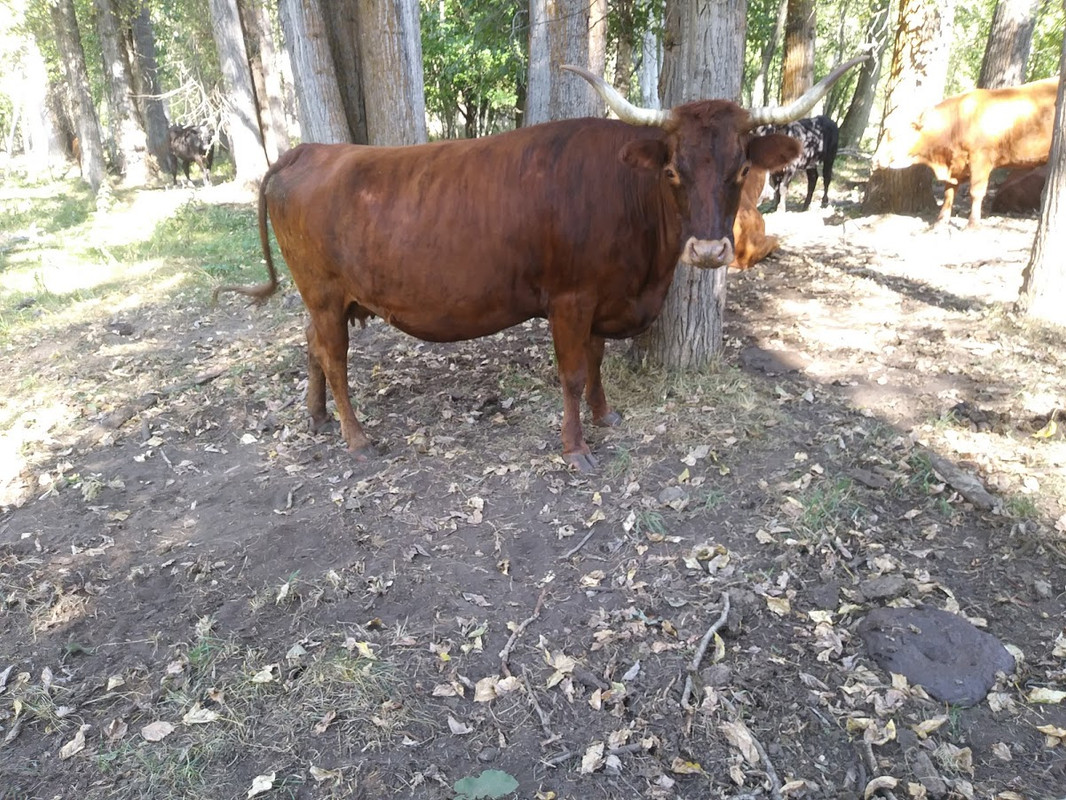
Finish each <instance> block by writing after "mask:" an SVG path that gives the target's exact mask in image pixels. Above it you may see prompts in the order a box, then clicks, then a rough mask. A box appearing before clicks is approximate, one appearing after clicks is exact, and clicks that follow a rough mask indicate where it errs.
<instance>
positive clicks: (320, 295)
mask: <svg viewBox="0 0 1066 800" xmlns="http://www.w3.org/2000/svg"><path fill="white" fill-rule="evenodd" d="M860 60H862V59H861V58H860V59H854V60H853V61H851V62H848V63H847V64H844V65H842V66H841V67H839V68H837V69H836V70H834V71H833V72H832V73H831V74H830V75H829V76H827V77H826V78H825V79H824V80H823V81H822V82H820V83H819V84H818V85H817V86H815V87H814V88H812V90H811V91H810V92H809V93H807V94H806V95H805V96H804V97H802V98H800V99H799V100H797V101H795V102H794V103H792V104H790V105H789V106H788V107H786V108H762V109H756V110H755V111H752V112H750V113H749V112H748V111H745V110H744V109H743V108H741V107H740V106H738V105H736V104H735V103H732V102H729V101H725V100H706V101H700V102H694V103H687V104H685V105H682V106H678V107H677V108H674V109H673V110H665V111H658V110H650V109H640V108H636V107H634V106H632V105H630V104H629V103H628V101H626V100H625V99H624V98H623V97H622V96H621V95H620V94H618V93H617V92H615V91H614V90H613V89H612V88H611V87H610V86H608V85H607V84H606V83H605V82H604V81H603V80H602V79H600V78H598V77H595V76H593V75H592V74H591V73H588V72H586V71H584V70H582V69H578V68H574V67H568V68H567V69H570V70H571V71H573V72H576V73H577V74H579V75H581V76H582V77H584V78H585V79H586V80H588V81H589V82H590V83H592V84H593V86H594V87H595V88H596V89H597V91H599V92H600V94H601V95H602V96H603V97H604V99H605V100H606V102H607V103H608V104H609V105H610V106H611V107H612V108H613V109H614V111H615V113H617V114H618V116H619V117H621V118H622V119H625V120H628V121H626V122H622V121H618V120H607V119H571V120H561V121H558V122H549V123H545V124H543V125H534V126H531V127H528V128H520V129H518V130H514V131H509V132H507V133H502V134H499V135H496V136H489V137H486V138H483V139H467V140H453V141H442V142H433V143H430V144H423V145H415V146H410V147H368V146H359V145H345V144H340V145H322V144H303V145H300V146H298V147H296V148H294V149H292V150H290V151H288V152H287V153H285V154H284V155H283V156H281V157H280V158H279V159H278V161H277V162H275V163H274V165H273V166H271V168H270V169H269V170H268V171H267V173H266V175H265V176H264V178H263V182H262V185H261V186H260V190H259V234H260V240H261V242H262V246H263V253H264V255H265V258H266V263H267V269H268V270H269V273H270V279H269V280H268V281H267V282H266V283H264V284H261V285H259V286H248V287H240V286H224V287H219V288H218V289H216V290H215V296H216V297H217V296H218V293H219V292H222V291H237V292H241V293H243V294H246V295H248V296H250V297H253V298H254V299H255V300H257V301H262V300H265V299H266V298H267V297H269V296H270V295H271V294H273V293H274V291H275V290H276V289H277V286H278V277H277V272H276V271H275V268H274V264H273V260H272V258H271V254H270V246H269V241H268V238H267V215H268V214H269V217H270V222H271V224H272V225H273V226H274V234H275V236H276V238H277V240H278V245H279V247H280V248H281V252H282V254H283V255H284V257H285V260H286V261H287V262H288V265H289V270H290V272H291V273H292V277H293V281H294V282H295V283H296V286H297V287H298V288H299V290H300V294H301V296H302V297H303V300H304V303H305V305H306V306H307V309H308V311H309V312H310V316H311V322H310V324H309V325H308V328H307V343H308V354H309V355H308V361H309V379H308V389H307V406H308V410H309V411H310V414H311V420H312V425H313V426H314V427H315V428H318V427H320V426H321V425H323V424H324V423H326V422H328V421H329V417H328V416H327V414H326V395H325V387H326V383H327V381H328V383H329V387H330V391H331V393H332V394H333V399H334V401H335V403H336V406H337V413H338V416H339V417H340V423H341V433H342V435H343V436H344V440H345V442H346V443H347V445H348V450H349V451H350V452H351V453H352V454H353V455H354V456H355V457H357V458H360V459H365V458H366V457H367V455H368V454H369V453H370V452H372V451H373V448H372V447H371V444H370V441H369V439H367V437H366V434H365V433H364V432H363V428H362V426H360V424H359V422H358V420H356V417H355V413H354V412H353V410H352V405H351V400H350V398H349V389H348V324H349V323H350V322H352V321H354V320H359V321H360V322H363V321H365V320H366V319H367V317H370V316H378V317H381V318H382V319H383V320H385V321H386V322H387V323H389V324H391V325H394V326H396V327H397V328H399V329H400V330H403V331H405V332H407V333H410V334H411V335H413V336H417V337H419V338H420V339H425V340H428V341H438V342H446V341H456V340H461V339H473V338H476V337H479V336H487V335H489V334H492V333H496V332H497V331H501V330H503V329H504V328H508V327H510V326H512V325H517V324H518V323H520V322H523V321H524V320H527V319H531V318H534V317H542V318H543V317H546V318H547V319H548V320H549V321H550V323H551V333H552V339H553V342H554V345H555V353H556V359H557V361H558V369H559V377H560V380H561V383H562V388H563V421H562V440H563V454H564V457H565V459H566V461H567V463H568V464H570V465H571V466H572V467H574V468H576V469H578V470H582V471H584V470H589V469H592V468H594V467H595V466H596V461H595V459H594V458H593V457H592V454H591V451H590V450H589V446H588V444H587V443H586V442H585V438H584V435H583V432H582V427H581V419H580V403H581V396H582V393H584V396H585V400H586V402H587V403H588V405H589V408H590V409H591V411H592V419H593V422H594V423H596V424H598V425H608V426H611V425H617V424H618V423H619V422H620V421H621V417H620V416H619V415H618V413H617V412H615V411H614V410H612V409H611V407H610V406H609V405H608V403H607V398H606V396H605V394H604V390H603V384H602V382H601V378H600V362H601V361H602V359H603V350H604V340H605V339H609V338H611V339H613V338H624V337H630V336H633V335H635V334H638V333H640V332H641V331H643V330H644V329H645V328H647V327H648V325H650V324H651V322H652V321H653V320H654V319H655V318H656V316H657V315H658V314H659V311H660V309H661V307H662V304H663V300H664V298H665V296H666V292H667V289H668V288H669V286H670V282H671V280H672V279H673V275H674V269H675V267H676V265H677V262H678V259H680V260H681V261H683V262H685V263H686V264H690V265H692V266H695V267H704V268H715V267H721V266H724V265H726V264H729V263H730V262H731V261H732V260H733V217H734V215H735V214H736V210H737V206H738V204H739V202H740V190H741V186H742V184H743V181H744V176H745V174H746V173H747V171H748V168H749V164H756V165H759V166H761V167H763V168H764V169H773V168H775V167H777V166H779V165H780V163H781V158H780V157H779V156H780V154H779V152H778V151H779V150H780V148H781V146H782V145H783V144H786V143H787V137H783V136H780V135H775V136H768V137H758V138H756V137H752V136H751V135H750V133H749V132H750V131H751V130H752V129H753V128H754V127H755V126H756V125H758V124H763V123H767V122H783V121H787V120H789V119H793V118H796V117H800V116H802V115H803V114H804V113H805V112H806V111H807V110H808V109H810V107H811V106H812V105H813V104H814V103H816V102H817V101H818V99H819V98H820V97H821V96H823V95H824V94H825V92H826V91H827V90H828V88H829V85H830V84H831V83H832V82H833V81H834V80H836V79H837V78H838V77H839V76H840V75H841V74H842V73H843V72H844V70H845V69H847V68H849V67H851V66H853V65H854V64H856V63H858V62H859V61H860ZM631 123H633V124H631Z"/></svg>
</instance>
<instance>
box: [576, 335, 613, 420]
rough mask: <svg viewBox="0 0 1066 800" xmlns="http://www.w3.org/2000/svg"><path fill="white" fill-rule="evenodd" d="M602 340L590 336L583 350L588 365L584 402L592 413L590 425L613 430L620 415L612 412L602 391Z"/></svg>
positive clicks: (601, 338)
mask: <svg viewBox="0 0 1066 800" xmlns="http://www.w3.org/2000/svg"><path fill="white" fill-rule="evenodd" d="M604 344H605V343H604V339H603V337H602V336H590V337H589V341H588V345H587V346H586V348H585V362H586V363H587V364H588V371H589V376H588V385H587V386H586V387H585V402H586V403H588V406H589V410H591V411H592V423H593V424H594V425H599V426H600V427H602V428H613V427H615V426H616V425H620V424H621V423H622V415H621V414H619V413H618V412H617V411H614V410H613V409H612V408H611V407H610V405H608V403H607V394H606V393H605V392H604V391H603V380H602V379H601V377H600V367H601V366H602V364H603V347H604Z"/></svg>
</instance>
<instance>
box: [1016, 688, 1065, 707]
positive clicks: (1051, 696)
mask: <svg viewBox="0 0 1066 800" xmlns="http://www.w3.org/2000/svg"><path fill="white" fill-rule="evenodd" d="M1025 699H1026V700H1028V701H1029V702H1030V703H1061V702H1062V701H1063V700H1066V692H1063V691H1061V690H1059V689H1048V688H1045V687H1043V686H1038V687H1037V688H1036V689H1033V690H1032V691H1031V692H1029V696H1028V697H1026V698H1025Z"/></svg>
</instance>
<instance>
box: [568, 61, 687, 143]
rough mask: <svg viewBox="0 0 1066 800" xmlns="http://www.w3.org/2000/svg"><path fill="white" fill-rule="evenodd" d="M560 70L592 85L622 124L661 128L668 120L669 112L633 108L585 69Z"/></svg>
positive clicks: (569, 68) (572, 67)
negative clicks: (573, 74) (579, 77)
mask: <svg viewBox="0 0 1066 800" xmlns="http://www.w3.org/2000/svg"><path fill="white" fill-rule="evenodd" d="M561 67H562V69H565V70H569V71H570V72H573V73H575V74H577V75H580V76H581V77H582V78H584V79H585V80H587V81H588V82H589V83H591V84H592V88H593V89H595V90H596V91H597V92H599V94H600V97H602V98H603V101H604V102H605V103H607V106H608V107H609V108H610V109H611V111H613V112H614V113H615V114H616V115H617V116H618V119H620V120H622V122H628V123H630V124H631V125H655V126H658V127H660V128H661V127H662V126H663V125H665V124H666V123H667V122H668V121H669V120H670V116H671V114H670V112H669V111H661V110H659V109H657V108H641V107H640V106H635V105H633V104H632V103H630V102H629V101H628V100H626V99H625V98H624V97H622V95H621V94H619V92H618V91H617V90H616V89H615V88H614V87H613V86H611V85H610V84H609V83H607V81H605V80H604V79H603V78H601V77H600V76H599V75H593V74H592V73H591V72H589V71H588V70H587V69H582V68H581V67H575V66H573V65H572V64H562V65H561Z"/></svg>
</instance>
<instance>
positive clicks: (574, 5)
mask: <svg viewBox="0 0 1066 800" xmlns="http://www.w3.org/2000/svg"><path fill="white" fill-rule="evenodd" d="M590 9H591V6H590V4H589V0H548V3H547V10H548V54H549V55H548V63H549V70H550V72H549V76H548V80H549V84H550V89H549V101H548V117H549V118H550V119H567V118H570V117H598V116H603V113H604V105H603V101H602V100H600V98H599V96H598V95H597V94H596V93H595V92H594V91H592V90H591V89H590V88H589V86H588V84H587V83H585V81H583V80H581V79H580V78H578V77H577V76H575V75H571V74H569V73H564V72H562V71H561V70H560V69H559V67H560V66H561V65H563V64H575V65H577V66H579V67H586V68H587V69H589V70H591V71H593V72H595V71H596V66H597V65H595V64H593V63H592V58H591V53H590V51H589V41H590V36H589V20H590ZM598 66H599V68H600V71H599V72H596V74H597V75H602V74H603V65H602V63H601V64H599V65H598Z"/></svg>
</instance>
